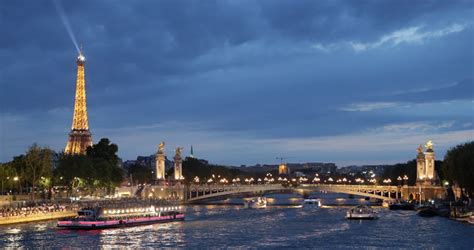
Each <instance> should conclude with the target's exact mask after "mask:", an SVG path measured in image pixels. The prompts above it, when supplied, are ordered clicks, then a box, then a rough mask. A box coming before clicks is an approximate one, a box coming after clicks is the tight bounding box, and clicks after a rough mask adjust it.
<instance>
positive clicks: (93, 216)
mask: <svg viewBox="0 0 474 250" xmlns="http://www.w3.org/2000/svg"><path fill="white" fill-rule="evenodd" d="M182 220H184V213H182V212H180V207H177V206H168V207H155V206H147V207H133V208H127V209H125V208H110V209H109V208H102V207H97V208H83V209H80V210H79V211H78V212H77V217H75V218H70V219H65V220H60V221H58V224H57V226H58V227H60V228H65V229H86V230H88V229H104V228H115V227H130V226H138V225H146V224H154V223H164V222H171V221H182Z"/></svg>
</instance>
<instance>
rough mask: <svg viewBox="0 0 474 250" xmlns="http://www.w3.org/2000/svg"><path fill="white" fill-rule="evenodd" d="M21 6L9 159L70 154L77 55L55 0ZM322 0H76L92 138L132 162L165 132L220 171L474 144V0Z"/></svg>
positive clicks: (7, 82)
mask: <svg viewBox="0 0 474 250" xmlns="http://www.w3.org/2000/svg"><path fill="white" fill-rule="evenodd" d="M19 2H20V3H17V2H15V3H7V4H6V5H7V6H6V8H5V9H6V10H10V9H15V8H22V7H23V8H24V9H25V13H23V15H28V16H29V17H30V18H29V19H24V17H23V15H18V12H16V11H4V12H3V13H2V19H3V22H4V23H5V25H3V29H4V31H5V34H7V35H6V36H5V37H8V39H5V40H3V41H1V42H0V51H1V52H2V54H3V56H2V57H3V58H4V60H2V62H0V63H1V67H0V68H1V71H0V76H2V80H1V83H0V84H1V90H2V91H1V94H0V102H1V106H2V110H1V112H0V119H1V129H0V130H1V138H0V142H1V148H2V150H1V152H0V153H1V155H0V161H1V162H6V161H9V160H11V158H12V157H13V156H15V155H18V154H22V153H24V152H25V151H26V150H27V147H28V146H29V145H31V144H32V143H34V142H36V143H38V144H40V145H46V146H49V147H50V148H52V149H53V150H56V151H60V150H63V149H64V146H65V143H66V140H67V133H68V132H69V130H70V122H71V118H72V115H73V104H74V89H75V77H76V73H75V71H76V66H75V60H76V57H77V52H76V49H75V48H74V45H73V44H72V43H71V41H70V39H69V37H68V34H67V32H66V29H65V28H64V26H63V23H62V22H61V19H60V18H59V17H58V13H57V10H56V9H55V6H54V4H53V3H52V2H50V1H46V2H44V3H30V4H27V5H26V7H25V6H23V5H24V4H23V5H22V4H21V1H19ZM92 3H94V7H92ZM323 3H324V4H321V3H320V2H318V3H313V2H305V1H301V2H297V3H296V4H295V3H294V2H290V1H276V2H246V1H243V2H232V1H230V2H227V1H216V2H212V1H209V2H206V4H192V3H190V2H180V1H178V2H173V3H163V2H161V3H153V2H149V3H147V4H143V5H140V4H137V5H135V4H133V3H121V4H117V3H107V4H105V3H103V2H99V3H96V2H83V3H81V4H79V3H69V2H64V11H65V14H66V16H67V17H68V18H69V22H70V25H71V28H72V31H73V32H74V34H75V37H76V38H77V39H78V42H79V43H81V44H83V45H84V54H85V56H86V58H87V64H86V69H85V71H86V82H87V98H88V112H89V123H90V130H91V133H92V135H93V138H94V143H95V142H97V141H98V140H99V139H100V138H103V137H107V138H109V139H110V140H111V142H113V143H116V144H118V145H119V156H121V157H122V158H123V159H124V160H129V159H135V158H136V156H138V155H150V154H153V153H155V152H156V149H157V146H158V144H159V143H160V142H161V141H165V142H166V143H167V155H168V156H170V155H172V154H173V153H172V152H173V149H174V148H176V147H177V146H184V147H185V152H186V153H188V151H189V148H190V146H191V145H193V146H194V150H195V153H196V155H197V156H198V157H200V158H205V159H208V160H210V161H211V162H215V163H221V164H229V165H241V164H247V165H252V164H256V163H278V160H277V159H275V158H276V157H291V159H289V160H288V161H289V162H291V161H293V160H294V161H301V162H312V161H319V162H335V163H336V164H338V165H339V166H346V165H353V164H390V163H396V162H405V161H408V160H411V159H414V158H415V157H416V147H417V146H418V145H420V144H424V143H425V142H426V141H428V140H433V141H434V143H435V146H434V147H435V150H436V152H437V155H436V158H437V159H442V157H443V155H444V153H445V151H446V150H447V149H448V148H450V147H452V146H454V145H456V144H459V143H463V142H466V141H469V140H472V139H473V138H474V121H473V114H474V108H473V106H474V89H473V86H474V82H473V81H474V80H473V68H474V60H473V58H474V57H473V56H474V54H473V51H474V50H473V47H472V44H473V34H474V32H473V23H472V21H471V18H469V17H470V16H471V15H472V14H473V8H472V4H470V3H469V2H468V1H466V2H463V1H459V2H455V3H444V2H435V1H430V2H428V1H418V2H411V1H406V2H403V1H402V2H382V1H381V2H379V3H376V4H372V5H370V6H364V4H363V3H362V4H356V3H355V2H354V3H351V2H336V1H334V2H333V1H328V2H323ZM147 5H150V6H151V5H154V6H153V7H155V8H149V10H147V9H146V8H145V7H144V6H147ZM289 5H291V7H292V8H289ZM366 8H370V11H367V12H366ZM104 9H107V12H106V13H104V12H103V10H104ZM315 12H316V13H319V14H318V15H315V14H314V13H315ZM134 13H140V15H137V14H134ZM130 16H133V18H128V19H127V17H130ZM401 17H403V18H401ZM120 20H126V21H125V22H119V21H120ZM12 62H13V63H12Z"/></svg>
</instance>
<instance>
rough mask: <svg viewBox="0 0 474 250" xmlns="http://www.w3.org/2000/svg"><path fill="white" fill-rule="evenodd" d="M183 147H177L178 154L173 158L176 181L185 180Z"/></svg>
mask: <svg viewBox="0 0 474 250" xmlns="http://www.w3.org/2000/svg"><path fill="white" fill-rule="evenodd" d="M182 150H183V148H181V147H177V148H176V154H175V156H174V158H173V160H174V179H175V180H176V181H180V180H183V179H184V177H183V159H182V158H181V152H182Z"/></svg>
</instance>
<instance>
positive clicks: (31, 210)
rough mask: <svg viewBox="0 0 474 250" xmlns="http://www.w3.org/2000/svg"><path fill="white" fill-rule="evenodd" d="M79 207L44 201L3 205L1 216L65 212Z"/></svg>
mask: <svg viewBox="0 0 474 250" xmlns="http://www.w3.org/2000/svg"><path fill="white" fill-rule="evenodd" d="M72 209H77V206H74V205H72V206H70V205H62V204H52V203H42V204H37V205H29V206H21V207H3V208H0V218H2V217H3V218H5V217H12V216H30V215H41V214H48V213H53V212H63V211H66V210H72Z"/></svg>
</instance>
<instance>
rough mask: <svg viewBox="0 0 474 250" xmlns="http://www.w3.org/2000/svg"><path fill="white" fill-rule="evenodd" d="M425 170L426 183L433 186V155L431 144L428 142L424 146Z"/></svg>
mask: <svg viewBox="0 0 474 250" xmlns="http://www.w3.org/2000/svg"><path fill="white" fill-rule="evenodd" d="M425 148H426V151H425V169H426V181H427V183H428V184H429V185H433V184H434V183H435V182H436V180H437V175H436V173H435V153H434V150H433V142H432V141H431V140H430V141H428V142H427V143H426V145H425Z"/></svg>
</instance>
